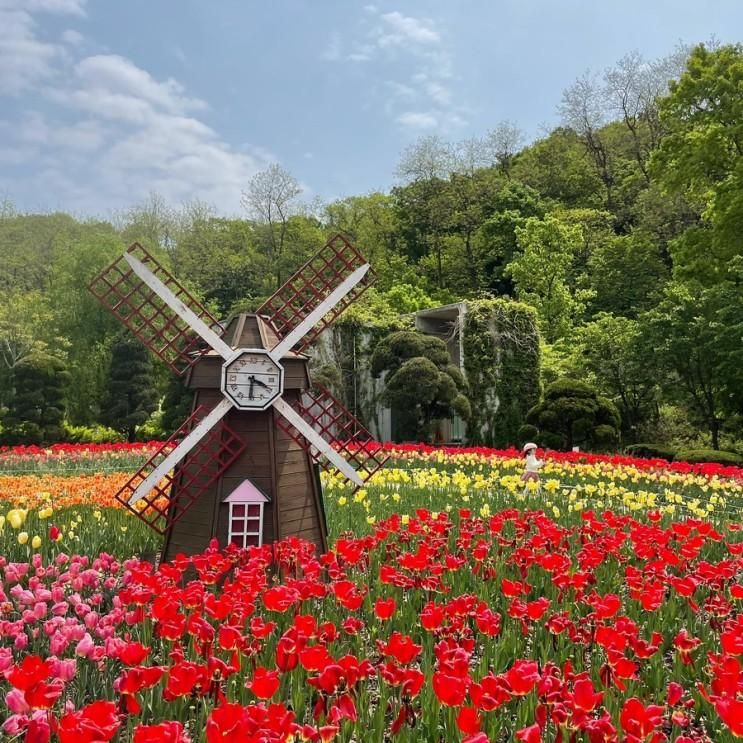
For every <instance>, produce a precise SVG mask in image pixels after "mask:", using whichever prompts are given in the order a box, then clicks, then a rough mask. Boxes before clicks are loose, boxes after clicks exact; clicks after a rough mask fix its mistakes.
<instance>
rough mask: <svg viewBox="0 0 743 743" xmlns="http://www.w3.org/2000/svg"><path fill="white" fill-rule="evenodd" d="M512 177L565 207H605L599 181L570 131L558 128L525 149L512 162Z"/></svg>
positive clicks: (543, 196) (580, 142)
mask: <svg viewBox="0 0 743 743" xmlns="http://www.w3.org/2000/svg"><path fill="white" fill-rule="evenodd" d="M511 176H512V178H514V179H517V180H519V181H520V182H521V183H523V184H525V185H527V186H530V187H531V188H533V189H535V190H536V191H537V192H538V193H539V195H540V196H541V197H542V198H543V199H554V200H555V201H559V202H560V203H561V204H563V205H564V206H565V207H593V208H601V207H604V206H605V199H604V198H603V196H602V194H601V192H602V184H601V180H600V178H599V177H598V175H597V174H596V169H595V167H594V166H593V163H592V162H591V161H590V160H589V158H588V155H587V152H586V148H585V145H584V144H583V143H582V141H581V139H580V137H579V136H578V134H577V133H576V132H574V131H573V130H572V129H569V128H565V127H559V128H557V129H555V130H553V131H552V132H550V133H549V134H548V135H547V136H545V137H544V138H543V139H540V140H537V141H536V142H534V143H533V144H532V145H530V146H529V147H526V148H524V149H523V150H522V151H521V152H520V153H519V156H518V157H517V158H515V160H514V162H513V167H512V169H511Z"/></svg>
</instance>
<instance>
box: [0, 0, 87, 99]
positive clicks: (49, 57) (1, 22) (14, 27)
mask: <svg viewBox="0 0 743 743" xmlns="http://www.w3.org/2000/svg"><path fill="white" fill-rule="evenodd" d="M85 3H86V0H0V94H3V93H5V94H11V95H15V94H18V93H20V92H21V91H23V90H25V89H27V88H29V87H32V86H34V85H35V84H36V83H38V82H39V81H42V80H46V79H48V78H51V77H52V76H54V74H55V65H56V64H57V63H58V62H60V60H62V59H63V58H64V56H65V50H64V47H63V46H61V45H60V44H56V43H52V42H50V41H46V40H44V39H41V38H39V36H38V35H37V33H36V22H35V19H34V15H33V14H34V13H38V12H44V13H53V14H61V15H75V16H82V15H84V14H85Z"/></svg>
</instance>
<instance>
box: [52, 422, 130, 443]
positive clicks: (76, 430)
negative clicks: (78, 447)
mask: <svg viewBox="0 0 743 743" xmlns="http://www.w3.org/2000/svg"><path fill="white" fill-rule="evenodd" d="M64 438H65V440H66V441H70V442H71V443H73V444H113V443H119V442H122V441H125V440H126V438H125V437H124V434H122V433H121V431H115V430H114V429H113V428H107V427H106V426H100V425H92V426H73V425H71V424H69V423H65V424H64Z"/></svg>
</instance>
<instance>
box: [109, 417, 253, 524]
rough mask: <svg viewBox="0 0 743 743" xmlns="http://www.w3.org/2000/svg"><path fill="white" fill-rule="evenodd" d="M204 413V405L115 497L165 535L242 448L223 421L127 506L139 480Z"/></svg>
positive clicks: (239, 439) (163, 457) (170, 450)
mask: <svg viewBox="0 0 743 743" xmlns="http://www.w3.org/2000/svg"><path fill="white" fill-rule="evenodd" d="M206 412H208V411H206V410H204V408H203V407H202V408H198V409H197V410H196V411H195V412H194V413H193V415H191V417H190V418H189V419H188V420H187V421H186V422H185V423H184V424H183V425H182V426H181V427H180V428H179V429H178V430H177V431H176V432H175V433H174V434H173V435H172V436H171V437H170V438H169V439H168V440H167V441H166V442H165V443H164V444H163V445H162V446H161V447H160V448H159V449H158V450H157V451H156V452H155V453H154V454H153V455H152V457H150V459H149V460H148V461H147V462H146V463H145V464H144V465H143V466H142V467H141V468H140V470H139V472H137V473H136V474H135V475H134V476H133V477H132V478H131V479H130V480H129V481H128V482H127V483H126V485H124V487H123V488H121V490H119V492H118V493H117V494H116V496H115V497H116V500H117V501H119V503H121V504H122V505H123V506H125V507H126V508H128V509H129V510H130V511H131V512H132V513H134V514H135V515H136V516H137V517H138V518H140V519H142V521H144V522H145V523H146V524H147V525H148V526H150V527H152V528H153V529H154V530H155V531H156V532H158V533H160V534H165V532H166V531H167V530H168V529H169V528H170V527H171V526H172V525H173V524H174V523H175V522H176V521H178V519H180V518H181V516H183V514H184V513H186V511H188V509H189V508H190V507H191V506H192V505H193V504H194V503H195V502H196V501H197V500H198V499H199V498H200V497H201V496H202V495H204V493H206V491H207V490H209V489H210V488H211V487H212V485H214V483H215V482H216V481H217V480H218V479H219V477H221V476H222V475H223V474H224V473H225V472H226V471H227V469H228V468H229V467H230V466H231V465H232V463H233V462H234V461H235V460H236V459H237V458H238V457H239V456H240V455H241V454H242V452H243V451H244V450H245V443H244V441H243V440H242V439H241V438H240V437H239V436H238V435H237V434H236V433H235V432H234V431H233V430H232V429H231V428H230V427H229V426H228V425H227V423H226V422H225V421H224V420H222V421H220V423H219V424H217V425H216V426H215V427H214V428H212V429H211V431H209V433H207V434H206V436H204V437H203V438H202V439H201V440H200V441H199V442H198V444H196V446H195V447H194V448H193V449H192V450H191V451H190V452H189V453H188V454H187V455H186V456H185V458H184V459H183V460H182V461H181V462H179V463H178V464H177V465H176V466H175V468H174V469H173V470H172V471H171V472H169V473H168V474H166V475H165V476H164V477H163V478H162V479H161V480H160V482H159V483H157V484H156V485H155V486H154V487H153V488H152V490H150V492H149V493H147V494H146V495H145V496H144V497H143V498H140V499H139V500H138V501H137V502H136V503H134V504H133V505H130V504H129V499H130V498H131V497H132V496H133V495H134V493H135V491H136V489H137V487H138V486H139V485H140V483H142V482H143V481H144V480H145V479H146V478H147V476H148V475H149V474H150V472H152V471H153V470H154V469H155V468H156V467H157V466H158V465H159V464H160V463H161V462H162V461H163V460H164V459H165V458H166V457H167V456H168V454H170V452H172V451H173V449H175V448H176V446H178V444H179V443H180V442H181V441H182V440H183V439H184V438H185V436H186V435H188V433H189V432H190V431H191V430H192V428H193V427H194V426H195V425H196V424H197V423H198V422H199V421H200V420H201V419H202V418H203V417H204V415H205V414H206ZM171 496H172V497H171Z"/></svg>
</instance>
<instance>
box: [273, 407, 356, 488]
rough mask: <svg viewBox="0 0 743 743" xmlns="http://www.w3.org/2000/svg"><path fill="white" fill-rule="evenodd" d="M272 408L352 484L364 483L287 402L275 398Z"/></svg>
mask: <svg viewBox="0 0 743 743" xmlns="http://www.w3.org/2000/svg"><path fill="white" fill-rule="evenodd" d="M273 407H274V409H275V410H276V411H278V412H279V413H280V414H281V415H283V416H284V418H286V420H287V421H288V422H289V423H290V424H291V426H292V427H293V428H295V429H296V430H297V432H298V433H299V434H300V435H301V436H303V437H304V438H305V439H306V440H307V441H308V442H309V443H310V444H311V445H312V446H313V447H315V449H316V450H317V451H318V452H320V453H321V454H322V455H323V456H325V457H326V458H327V459H328V460H329V461H330V462H331V463H332V464H333V465H335V467H336V468H337V469H338V471H339V472H342V473H343V474H344V475H345V476H346V477H347V478H348V479H349V480H350V481H351V482H352V483H354V484H355V485H357V486H359V487H361V486H362V485H363V484H364V481H363V480H362V479H361V477H360V476H359V474H358V472H356V470H355V469H354V468H353V467H351V465H350V464H349V463H348V462H347V461H346V460H345V459H344V458H343V457H342V456H341V455H340V454H338V452H336V451H335V449H333V447H332V446H331V444H329V443H328V442H327V441H326V440H325V439H324V438H323V437H322V436H320V434H319V433H317V432H316V431H315V429H314V428H312V426H311V425H310V424H309V423H307V421H306V420H305V419H304V418H302V416H301V415H300V414H299V413H297V411H296V410H294V408H293V407H292V406H291V405H289V403H288V402H286V400H284V399H283V398H281V397H279V398H277V399H276V400H275V401H274V404H273ZM290 435H292V434H290Z"/></svg>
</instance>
